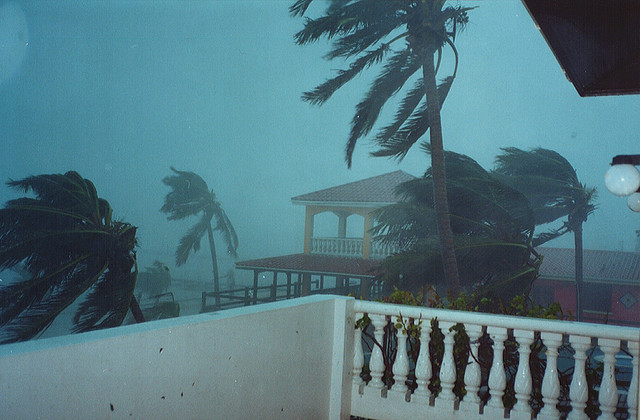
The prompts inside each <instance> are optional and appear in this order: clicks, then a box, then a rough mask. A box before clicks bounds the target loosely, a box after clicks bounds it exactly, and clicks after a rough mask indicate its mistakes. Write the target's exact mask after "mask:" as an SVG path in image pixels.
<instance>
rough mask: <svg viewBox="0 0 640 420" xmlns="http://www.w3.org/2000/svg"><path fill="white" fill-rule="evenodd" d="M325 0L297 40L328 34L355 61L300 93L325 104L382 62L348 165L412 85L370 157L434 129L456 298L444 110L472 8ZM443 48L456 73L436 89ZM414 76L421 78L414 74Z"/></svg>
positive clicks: (356, 119) (447, 260)
mask: <svg viewBox="0 0 640 420" xmlns="http://www.w3.org/2000/svg"><path fill="white" fill-rule="evenodd" d="M312 1H313V0H297V1H296V2H295V3H294V4H293V5H292V6H291V7H290V12H291V14H292V15H293V16H304V15H305V13H306V12H307V9H308V7H309V6H310V4H311V3H312ZM328 3H329V5H328V7H327V9H326V12H325V14H324V15H323V16H321V17H319V18H317V19H311V18H308V19H307V20H306V22H305V25H304V28H303V29H302V30H301V31H299V32H298V33H297V34H296V35H295V40H296V43H297V44H299V45H305V44H309V43H312V42H316V41H318V40H319V39H320V38H322V37H326V38H328V39H332V40H333V47H332V49H331V50H330V51H329V53H328V54H327V56H326V58H327V59H346V60H352V61H351V64H350V65H349V68H348V69H346V70H340V71H339V72H338V74H337V75H336V76H335V77H333V78H331V79H329V80H327V81H325V82H324V83H321V84H320V85H318V86H317V87H316V88H315V89H313V90H312V91H309V92H306V93H304V94H303V97H302V98H303V100H305V101H307V102H309V103H311V104H317V105H321V104H323V103H324V102H326V101H327V100H328V99H329V98H330V97H331V96H332V95H333V94H334V93H335V92H336V91H337V90H338V89H340V88H341V87H342V86H344V85H345V84H346V83H348V82H349V81H350V80H352V79H353V78H354V77H355V76H356V75H358V74H360V73H361V72H363V71H364V70H365V69H368V68H369V67H374V66H377V65H382V63H384V65H383V66H382V70H381V72H380V73H379V74H378V76H377V77H376V78H375V80H374V81H373V83H372V85H371V87H370V89H369V91H368V92H367V93H366V95H365V97H364V98H363V99H362V101H361V102H360V103H358V105H357V106H356V112H355V115H354V116H353V119H352V122H351V133H350V135H349V139H348V140H347V145H346V161H347V165H348V166H351V162H352V156H353V151H354V148H355V146H356V143H357V141H358V140H359V139H360V138H362V137H364V136H366V135H368V134H369V132H370V131H371V130H372V128H373V126H374V125H375V123H376V121H377V119H378V116H379V114H380V111H381V110H382V108H383V106H384V105H385V104H386V103H387V102H388V101H389V99H391V98H392V97H393V96H394V95H395V94H396V93H397V92H398V91H400V90H401V89H402V88H403V87H405V86H408V85H410V84H412V87H411V88H408V89H407V92H406V94H405V96H404V98H403V99H402V101H401V102H400V104H399V106H398V110H397V112H396V114H395V118H394V119H393V122H392V123H391V124H389V125H387V126H386V127H383V128H382V129H381V130H380V131H379V132H378V134H377V136H376V137H375V141H376V142H377V143H378V145H379V146H380V149H379V150H378V151H376V152H374V153H373V154H374V155H376V156H393V157H396V158H398V159H402V158H403V157H404V156H405V155H406V154H407V152H408V150H409V149H410V148H411V146H413V144H415V143H416V141H418V139H420V138H421V137H422V136H423V135H424V134H425V133H426V132H427V130H429V139H430V145H431V167H432V168H433V185H434V195H433V199H434V204H435V215H436V219H435V220H436V223H437V226H438V233H439V240H440V252H441V254H442V264H443V272H444V277H445V279H446V282H447V285H448V288H449V290H450V291H451V292H452V293H453V294H454V295H456V294H457V293H458V291H459V288H460V281H459V276H458V266H457V263H456V255H455V250H454V240H453V235H452V231H451V222H450V217H449V206H448V203H447V190H446V188H447V184H446V182H445V166H444V149H443V140H442V127H441V121H440V109H441V106H442V103H443V102H444V100H445V98H446V96H447V94H448V92H449V89H450V88H451V85H452V83H453V80H454V78H455V76H456V71H457V66H458V53H457V50H456V48H455V46H454V40H455V37H456V34H457V32H458V31H460V30H462V29H463V28H464V27H465V25H466V24H467V22H468V19H469V18H468V15H467V12H468V11H469V10H470V9H471V8H467V7H460V6H445V3H446V2H445V0H423V1H399V0H389V1H377V0H330V1H329V2H328ZM446 46H448V47H450V48H451V50H452V51H453V53H454V64H455V65H454V70H453V73H452V74H451V75H450V76H448V77H446V78H445V79H444V80H443V81H442V83H440V84H439V85H438V86H436V73H437V71H438V68H439V65H440V62H441V58H442V53H443V49H444V47H446ZM394 48H396V49H394ZM436 59H437V60H436ZM435 61H437V64H434V62H435ZM416 74H417V75H418V76H417V80H416V77H413V76H415V75H416ZM423 99H424V100H423Z"/></svg>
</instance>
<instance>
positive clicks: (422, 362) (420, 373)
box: [412, 320, 433, 401]
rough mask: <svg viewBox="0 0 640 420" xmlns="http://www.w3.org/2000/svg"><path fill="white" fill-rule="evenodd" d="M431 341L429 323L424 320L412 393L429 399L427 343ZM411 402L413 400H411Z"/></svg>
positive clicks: (429, 370) (429, 364) (429, 360)
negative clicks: (414, 385) (415, 386)
mask: <svg viewBox="0 0 640 420" xmlns="http://www.w3.org/2000/svg"><path fill="white" fill-rule="evenodd" d="M430 340H431V322H430V321H428V320H426V321H423V322H422V325H421V326H420V352H419V353H418V360H417V361H416V372H415V374H416V384H417V385H418V386H417V388H416V389H415V391H414V392H413V394H414V395H416V396H421V397H426V399H428V398H429V397H431V391H430V390H429V382H430V381H431V375H432V373H433V372H432V371H431V358H430V357H429V341H430ZM412 401H413V399H412Z"/></svg>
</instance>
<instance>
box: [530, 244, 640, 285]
mask: <svg viewBox="0 0 640 420" xmlns="http://www.w3.org/2000/svg"><path fill="white" fill-rule="evenodd" d="M537 251H538V252H539V253H540V254H542V255H544V258H543V260H542V265H541V266H540V277H541V278H567V279H571V280H573V279H575V252H574V250H573V249H572V248H546V247H540V248H537ZM583 270H584V280H585V281H614V282H622V283H640V253H637V252H622V251H599V250H589V249H585V250H584V251H583Z"/></svg>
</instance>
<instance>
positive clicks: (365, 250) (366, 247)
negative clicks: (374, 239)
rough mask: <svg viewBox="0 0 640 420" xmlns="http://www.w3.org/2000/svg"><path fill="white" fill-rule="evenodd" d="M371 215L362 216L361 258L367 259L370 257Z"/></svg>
mask: <svg viewBox="0 0 640 420" xmlns="http://www.w3.org/2000/svg"><path fill="white" fill-rule="evenodd" d="M371 222H372V217H371V213H367V214H365V215H364V234H363V235H362V258H365V259H366V258H369V256H370V255H371V233H370V232H369V231H370V230H371Z"/></svg>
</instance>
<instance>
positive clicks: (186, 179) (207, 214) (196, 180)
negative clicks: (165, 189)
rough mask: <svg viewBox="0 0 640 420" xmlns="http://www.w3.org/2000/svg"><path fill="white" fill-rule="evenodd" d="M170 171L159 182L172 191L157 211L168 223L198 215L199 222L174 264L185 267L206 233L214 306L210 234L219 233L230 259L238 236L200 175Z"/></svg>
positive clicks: (216, 284)
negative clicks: (164, 214) (212, 223)
mask: <svg viewBox="0 0 640 420" xmlns="http://www.w3.org/2000/svg"><path fill="white" fill-rule="evenodd" d="M171 170H172V171H173V172H174V173H175V175H170V176H167V177H165V178H164V179H163V180H162V182H164V183H165V184H166V185H167V186H169V187H170V188H171V191H170V192H169V193H168V194H167V196H166V197H165V200H164V205H163V206H162V208H161V209H160V211H162V212H163V213H167V214H168V216H167V219H169V220H182V219H185V218H187V217H191V216H196V215H199V214H201V216H200V220H199V221H198V222H197V223H196V224H195V225H194V226H193V227H192V228H191V229H189V231H188V232H187V233H186V234H185V235H184V236H183V237H182V239H181V240H180V244H179V245H178V249H177V250H176V265H177V266H178V267H179V266H181V265H184V264H185V263H186V262H187V259H188V258H189V254H190V252H191V251H192V250H193V252H197V251H198V250H199V249H200V241H201V240H202V237H203V236H204V234H205V233H206V234H207V238H208V239H209V249H210V251H211V264H212V265H213V284H214V291H215V292H216V304H219V303H220V302H219V295H218V292H220V276H219V274H218V259H217V254H216V246H215V241H214V238H213V231H214V230H215V231H218V232H220V234H221V235H222V238H223V240H224V242H225V243H226V245H227V252H228V253H229V254H230V255H232V256H233V257H237V253H236V251H237V249H238V236H237V235H236V231H235V229H234V228H233V225H232V224H231V221H230V220H229V218H228V217H227V214H226V213H225V211H224V209H223V208H222V205H221V204H220V202H219V201H218V200H217V199H216V195H215V194H214V192H213V190H209V187H208V186H207V183H206V182H205V181H204V180H203V179H202V178H201V177H200V176H199V175H196V174H195V173H193V172H185V171H178V170H176V169H175V168H173V167H171ZM213 218H215V220H216V226H215V228H213V227H212V225H211V220H212V219H213Z"/></svg>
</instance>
